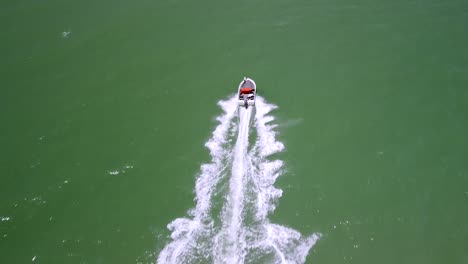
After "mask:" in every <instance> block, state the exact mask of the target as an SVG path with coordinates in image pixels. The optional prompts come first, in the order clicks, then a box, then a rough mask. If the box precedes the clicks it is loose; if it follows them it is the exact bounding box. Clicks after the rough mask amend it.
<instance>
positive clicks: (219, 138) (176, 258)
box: [158, 97, 237, 264]
mask: <svg viewBox="0 0 468 264" xmlns="http://www.w3.org/2000/svg"><path fill="white" fill-rule="evenodd" d="M218 105H219V106H220V107H221V108H222V109H223V111H224V113H223V114H222V115H221V116H219V117H217V118H216V119H217V120H218V121H219V125H218V126H217V127H216V129H215V130H214V131H213V135H212V137H211V138H210V139H209V140H208V142H207V143H206V144H205V146H206V147H207V148H208V149H209V150H210V155H211V163H210V164H203V165H202V166H201V173H200V175H199V176H198V178H197V180H196V184H195V194H196V197H195V201H196V207H195V208H194V209H192V210H190V211H189V212H190V213H189V214H190V215H191V216H192V217H193V219H188V218H178V219H175V220H174V221H172V222H171V223H169V225H168V226H167V227H168V229H169V230H171V231H172V234H171V238H172V239H173V241H172V242H171V243H169V244H168V245H167V246H166V247H165V248H164V249H163V250H162V251H161V253H160V254H159V256H158V263H174V264H175V263H187V262H190V261H191V259H192V258H193V257H194V256H193V255H194V254H197V253H198V254H202V255H206V254H207V253H205V252H203V251H204V248H203V247H204V246H205V245H201V246H200V245H196V242H197V240H199V238H200V237H203V236H204V235H209V232H210V231H211V228H212V226H213V220H212V219H211V218H210V215H209V213H210V208H211V197H212V193H213V188H214V187H215V186H216V184H217V183H218V181H219V180H220V178H221V173H220V172H221V171H222V170H223V166H224V165H223V159H224V158H225V157H226V155H228V154H229V151H228V150H227V149H226V148H225V147H224V145H225V144H226V143H227V138H228V131H229V128H230V127H231V126H232V124H233V122H232V121H233V118H234V116H235V113H236V110H237V98H235V97H233V98H231V99H230V100H227V101H220V102H218ZM206 246H209V245H206ZM197 251H201V252H197Z"/></svg>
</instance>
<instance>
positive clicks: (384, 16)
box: [0, 0, 468, 264]
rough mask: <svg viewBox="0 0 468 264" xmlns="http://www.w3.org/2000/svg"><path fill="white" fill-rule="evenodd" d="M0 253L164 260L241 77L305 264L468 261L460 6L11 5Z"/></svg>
mask: <svg viewBox="0 0 468 264" xmlns="http://www.w3.org/2000/svg"><path fill="white" fill-rule="evenodd" d="M0 25H2V30H1V31H0V40H1V41H0V58H1V63H0V80H1V84H0V87H1V95H0V124H1V130H0V146H1V152H0V263H30V262H34V263H155V262H156V259H157V257H158V255H159V253H160V251H161V250H162V249H163V248H164V247H165V246H166V245H167V244H168V243H169V242H170V241H171V238H170V237H169V236H170V231H169V230H167V228H166V226H167V224H168V223H170V222H171V221H173V220H174V219H176V218H178V217H184V216H187V210H189V209H190V208H193V207H194V204H195V203H194V201H193V199H194V185H195V179H196V176H197V175H198V173H199V171H200V165H201V164H204V163H207V162H209V160H210V155H209V153H208V150H207V149H206V148H205V147H204V144H205V142H206V141H207V140H208V138H209V137H210V136H211V134H212V132H213V129H214V128H215V127H216V125H217V122H216V120H215V117H216V116H218V115H220V113H221V109H220V108H219V106H217V102H218V101H219V100H222V99H226V98H228V97H229V96H230V95H232V94H233V93H234V92H235V91H236V89H237V85H238V83H239V81H240V80H241V79H242V77H244V76H249V77H251V78H253V79H254V80H255V81H256V83H257V87H258V93H259V94H260V95H261V96H262V97H264V98H265V99H266V100H267V101H268V102H271V103H274V104H276V105H277V106H278V109H276V110H274V111H273V112H272V115H273V116H274V117H275V120H274V121H273V122H272V123H275V124H277V125H278V127H277V128H276V131H277V132H278V135H277V138H278V140H280V141H281V142H283V143H284V145H285V150H284V151H283V152H282V153H278V154H275V157H277V158H279V159H281V160H283V161H284V162H285V165H284V172H283V174H282V175H281V177H279V178H278V180H277V182H276V184H275V186H276V187H277V188H280V189H282V190H283V195H282V197H281V198H280V199H279V200H278V204H277V208H276V210H275V211H274V212H273V213H272V214H270V215H269V219H271V221H272V222H274V223H278V224H281V225H284V226H288V227H291V228H294V229H296V230H298V231H300V232H301V233H302V234H305V235H309V234H312V233H315V232H319V233H321V234H322V237H321V238H320V240H319V241H318V242H317V244H316V245H315V246H314V247H313V248H312V250H311V251H310V252H309V255H308V257H307V261H306V263H321V264H324V263H411V264H414V263H424V264H428V263H434V264H435V263H454V264H455V263H456V264H465V263H468V251H467V248H468V227H467V224H466V223H468V161H467V157H468V139H467V135H468V103H467V102H468V90H467V83H468V52H467V51H466V47H468V32H467V29H468V2H467V1H459V0H454V1H441V0H437V1H436V0H425V1H424V0H418V1H401V0H397V1H388V0H386V1H384V0H379V1H344V0H330V1H322V0H320V1H310V0H309V1H304V0H302V1H299V0H283V1H279V0H271V1H259V0H249V1H247V0H242V1H223V0H222V1H203V2H200V1H197V2H194V1H183V0H172V1H166V0H164V1H156V0H152V1H149V0H138V1H122V0H117V1H105V0H103V1H70V0H62V1H52V0H44V1H30V0H19V1H3V2H2V3H0Z"/></svg>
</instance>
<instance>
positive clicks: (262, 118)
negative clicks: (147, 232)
mask: <svg viewBox="0 0 468 264" xmlns="http://www.w3.org/2000/svg"><path fill="white" fill-rule="evenodd" d="M218 104H219V105H220V106H221V108H222V109H223V111H224V113H223V114H222V115H221V116H219V117H218V118H217V120H218V121H219V122H220V123H219V125H218V126H217V127H216V129H215V130H214V132H213V136H212V138H211V139H210V140H209V141H208V142H207V143H206V146H207V147H208V149H209V150H210V154H211V157H212V160H211V163H210V164H205V165H202V167H201V173H200V175H199V176H198V178H197V181H196V185H195V194H196V197H195V200H196V206H195V208H193V209H192V210H190V211H189V216H190V218H178V219H176V220H174V221H172V222H171V223H170V224H169V225H168V228H169V229H170V230H171V231H172V234H171V237H172V242H170V243H169V244H168V245H166V247H165V248H164V249H163V250H162V251H161V252H160V254H159V257H158V263H160V264H165V263H291V264H292V263H304V262H305V259H306V256H307V254H308V252H309V251H310V249H311V248H312V246H313V245H314V244H315V243H316V241H317V240H318V239H319V237H320V234H313V235H311V236H308V237H303V236H302V235H301V234H300V233H299V232H297V231H295V230H293V229H291V228H288V227H284V226H281V225H277V224H272V223H270V221H269V220H268V218H267V216H268V214H269V213H271V212H272V211H274V210H275V204H276V203H277V201H278V199H279V198H280V197H281V195H282V191H281V190H280V189H277V188H275V187H274V183H275V181H276V179H277V177H278V176H279V175H280V170H281V168H282V166H283V162H282V161H281V160H273V161H270V160H268V157H269V156H271V155H272V154H274V153H277V152H280V151H282V150H283V149H284V145H283V144H282V143H281V142H279V141H277V140H276V133H275V131H274V128H275V125H272V124H269V123H270V122H272V121H273V120H274V118H273V117H272V116H270V115H269V113H270V111H271V110H273V109H275V108H276V106H275V105H272V104H268V103H266V102H265V100H264V99H263V98H261V97H258V98H257V101H256V106H255V108H252V107H251V108H249V109H244V108H239V112H238V115H239V124H238V126H236V118H234V117H235V115H236V109H237V98H236V96H233V97H232V98H231V99H229V100H227V101H220V102H219V103H218ZM253 112H256V113H255V126H254V128H255V130H254V132H255V131H256V133H257V137H256V139H255V143H254V144H253V146H252V147H251V148H250V150H249V134H250V132H251V131H250V129H251V128H250V119H251V116H252V115H253ZM236 129H237V139H236V140H235V144H230V143H229V142H230V140H229V139H230V138H231V137H232V135H231V134H232V133H229V131H231V132H235V131H236ZM233 139H234V138H233ZM223 179H225V180H226V179H228V181H226V183H225V184H226V185H227V186H224V185H223ZM223 187H227V188H223ZM223 190H224V192H223ZM219 193H221V196H220V195H219ZM217 202H218V203H220V204H221V207H222V210H220V211H218V210H217V207H216V206H215V204H216V203H217Z"/></svg>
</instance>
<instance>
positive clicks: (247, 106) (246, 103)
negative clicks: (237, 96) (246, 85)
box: [244, 94, 249, 109]
mask: <svg viewBox="0 0 468 264" xmlns="http://www.w3.org/2000/svg"><path fill="white" fill-rule="evenodd" d="M248 100H249V98H248V95H247V94H244V107H245V109H247V108H249V101H248Z"/></svg>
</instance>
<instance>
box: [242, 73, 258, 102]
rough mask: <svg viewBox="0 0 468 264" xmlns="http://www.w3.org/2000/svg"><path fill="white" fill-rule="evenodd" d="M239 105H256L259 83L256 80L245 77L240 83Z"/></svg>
mask: <svg viewBox="0 0 468 264" xmlns="http://www.w3.org/2000/svg"><path fill="white" fill-rule="evenodd" d="M237 94H238V99H239V100H238V101H239V103H238V104H239V106H243V107H245V109H247V108H249V105H251V106H254V105H255V98H256V97H257V85H255V82H254V80H252V79H250V78H247V77H244V79H243V80H242V81H241V83H240V84H239V90H238V91H237Z"/></svg>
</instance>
